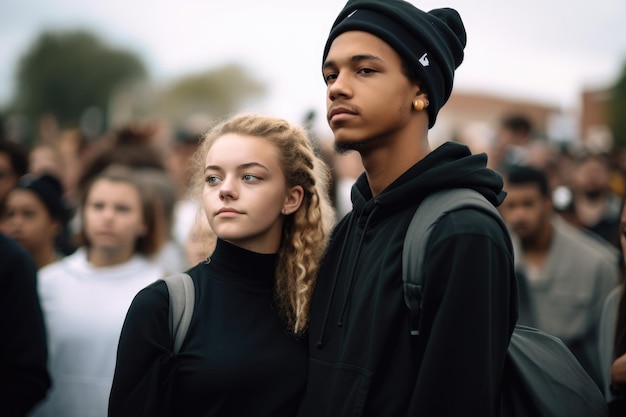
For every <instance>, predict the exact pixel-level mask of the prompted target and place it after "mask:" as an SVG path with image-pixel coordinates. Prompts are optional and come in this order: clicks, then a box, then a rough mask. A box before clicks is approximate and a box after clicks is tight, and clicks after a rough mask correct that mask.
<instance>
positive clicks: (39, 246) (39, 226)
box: [0, 174, 67, 269]
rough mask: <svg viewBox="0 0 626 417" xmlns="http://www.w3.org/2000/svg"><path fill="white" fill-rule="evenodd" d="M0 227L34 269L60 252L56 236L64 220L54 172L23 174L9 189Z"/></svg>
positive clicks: (65, 211) (58, 187) (64, 213)
mask: <svg viewBox="0 0 626 417" xmlns="http://www.w3.org/2000/svg"><path fill="white" fill-rule="evenodd" d="M5 203H6V204H5V208H4V213H2V217H1V220H0V230H2V231H3V232H4V233H6V234H7V235H8V236H9V237H11V238H13V239H15V240H16V241H17V242H18V243H19V244H20V246H22V247H23V248H24V249H26V251H27V252H28V254H29V255H30V256H31V258H33V260H34V261H35V263H36V265H37V269H41V268H43V267H44V266H46V265H48V264H51V263H52V262H55V261H58V260H59V259H60V258H62V257H63V256H64V253H63V251H62V250H61V249H59V248H58V247H57V244H56V243H57V237H59V236H60V235H61V232H62V231H64V229H65V226H66V223H67V210H66V208H65V203H64V201H63V186H62V185H61V182H60V181H59V179H58V178H57V177H55V176H52V175H48V174H44V175H41V176H40V177H34V176H32V175H25V176H23V177H22V178H21V179H20V181H19V182H18V184H17V186H16V187H15V188H13V189H12V190H11V191H9V193H8V195H7V199H6V202H5Z"/></svg>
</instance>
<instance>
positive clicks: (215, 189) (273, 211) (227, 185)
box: [202, 134, 302, 253]
mask: <svg viewBox="0 0 626 417" xmlns="http://www.w3.org/2000/svg"><path fill="white" fill-rule="evenodd" d="M204 174H205V183H204V188H203V193H202V201H203V207H204V210H205V213H206V216H207V219H208V221H209V224H210V225H211V228H212V229H213V230H214V231H215V233H216V234H217V236H218V237H220V238H221V239H223V240H225V241H228V242H230V243H232V244H234V245H237V246H239V247H242V248H244V249H247V250H250V251H254V252H258V253H275V252H276V251H278V247H279V245H280V239H281V235H282V227H283V216H284V215H286V214H291V213H293V212H294V211H296V210H297V209H298V207H299V206H300V204H301V202H302V187H300V186H295V187H288V186H287V184H286V181H285V176H284V174H283V171H282V169H281V165H280V154H279V152H278V149H277V148H276V147H275V146H274V145H273V144H272V143H270V142H268V141H267V140H265V139H263V138H258V137H254V136H245V135H239V134H227V135H224V136H221V137H220V138H218V139H217V140H216V141H215V143H214V144H213V146H212V147H211V149H210V150H209V152H208V153H207V156H206V159H205V172H204Z"/></svg>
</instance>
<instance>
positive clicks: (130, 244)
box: [83, 179, 146, 258]
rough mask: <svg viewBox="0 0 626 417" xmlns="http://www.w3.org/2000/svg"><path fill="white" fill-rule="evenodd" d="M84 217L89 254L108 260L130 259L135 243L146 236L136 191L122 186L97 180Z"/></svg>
mask: <svg viewBox="0 0 626 417" xmlns="http://www.w3.org/2000/svg"><path fill="white" fill-rule="evenodd" d="M83 216H84V217H83V218H84V222H85V224H84V229H85V235H86V237H87V240H88V241H89V246H90V252H93V251H98V252H100V253H105V254H107V255H108V257H111V256H113V257H120V256H121V257H123V258H130V256H132V254H133V253H134V250H135V244H136V242H137V239H138V238H139V237H141V236H143V235H145V233H146V226H145V224H144V220H143V214H142V206H141V197H140V194H139V190H137V189H136V188H135V187H134V186H133V185H131V184H128V183H125V182H118V181H110V180H108V179H99V180H96V182H94V184H93V185H92V186H91V188H90V190H89V194H88V195H87V199H86V201H85V207H84V215H83Z"/></svg>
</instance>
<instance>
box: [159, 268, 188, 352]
mask: <svg viewBox="0 0 626 417" xmlns="http://www.w3.org/2000/svg"><path fill="white" fill-rule="evenodd" d="M162 279H163V281H165V283H166V284H167V290H168V292H169V294H170V309H169V328H170V336H171V337H172V339H173V340H174V355H177V354H178V352H179V351H180V347H181V345H182V344H183V340H185V336H186V335H187V330H188V329H189V324H190V323H191V316H192V315H193V308H194V303H195V288H194V285H193V280H192V279H191V277H190V276H189V274H186V273H184V272H182V273H179V274H173V275H168V276H166V277H164V278H162Z"/></svg>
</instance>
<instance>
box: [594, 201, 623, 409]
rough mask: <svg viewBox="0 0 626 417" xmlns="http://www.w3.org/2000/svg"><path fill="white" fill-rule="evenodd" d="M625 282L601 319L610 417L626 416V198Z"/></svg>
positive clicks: (602, 361) (602, 360)
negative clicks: (625, 288)
mask: <svg viewBox="0 0 626 417" xmlns="http://www.w3.org/2000/svg"><path fill="white" fill-rule="evenodd" d="M618 231H619V239H620V248H621V252H622V265H621V266H622V268H621V271H622V281H621V283H620V285H619V286H618V287H616V288H615V289H614V290H613V291H611V293H610V294H609V296H608V297H607V299H606V301H605V303H604V307H603V310H602V316H601V318H600V341H599V345H600V365H601V367H602V388H603V390H604V396H605V398H606V400H607V402H608V404H609V416H610V417H618V416H619V417H623V416H626V291H625V290H624V287H625V286H626V279H625V277H624V273H625V272H626V268H625V267H626V261H625V259H626V198H622V202H621V209H620V225H619V228H618Z"/></svg>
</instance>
